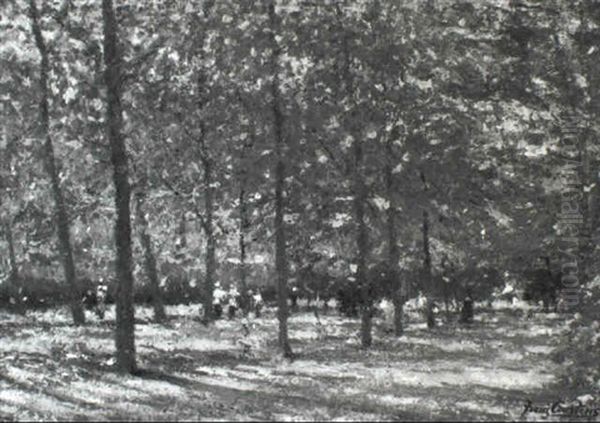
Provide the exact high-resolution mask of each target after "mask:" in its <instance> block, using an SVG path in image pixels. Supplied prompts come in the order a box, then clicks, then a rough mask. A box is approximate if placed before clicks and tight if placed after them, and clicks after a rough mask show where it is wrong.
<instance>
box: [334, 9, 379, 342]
mask: <svg viewBox="0 0 600 423" xmlns="http://www.w3.org/2000/svg"><path fill="white" fill-rule="evenodd" d="M338 13H341V10H340V9H338ZM341 30H342V31H345V30H344V28H343V27H342V28H341ZM342 42H343V45H342V48H343V53H344V73H343V78H344V84H345V89H346V95H347V97H348V101H350V102H352V101H353V100H352V99H353V98H354V87H353V81H352V73H351V69H350V64H351V52H350V47H349V46H348V37H347V36H344V38H343V39H342ZM354 107H358V106H357V105H354ZM360 123H361V119H359V118H357V116H356V115H355V113H353V115H352V116H351V119H350V122H349V127H350V133H351V135H352V136H353V137H354V141H353V144H352V152H353V156H354V157H353V159H354V160H353V166H352V188H353V191H354V192H353V194H354V196H353V197H354V199H353V209H354V218H355V220H356V248H357V263H356V281H357V283H358V286H359V288H360V297H361V298H360V299H361V301H360V303H361V304H360V315H361V325H360V339H361V345H362V346H363V348H368V347H370V346H371V344H372V343H373V337H372V333H371V332H372V326H373V322H372V317H373V305H372V298H371V292H370V291H371V287H370V284H371V281H369V280H367V260H368V256H369V232H368V231H369V228H368V227H367V222H366V219H365V208H366V207H365V206H366V202H367V190H366V186H365V183H364V172H363V166H364V163H363V162H364V157H363V156H364V154H363V149H362V142H361V140H360V131H359V130H358V128H357V124H360Z"/></svg>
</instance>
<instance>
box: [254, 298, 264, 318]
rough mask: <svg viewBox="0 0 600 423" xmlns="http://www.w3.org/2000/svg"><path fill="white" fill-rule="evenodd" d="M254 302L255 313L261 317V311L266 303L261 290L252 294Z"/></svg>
mask: <svg viewBox="0 0 600 423" xmlns="http://www.w3.org/2000/svg"><path fill="white" fill-rule="evenodd" d="M252 302H253V303H254V315H255V316H256V317H257V318H259V317H260V312H261V310H262V307H263V304H264V303H263V298H262V295H261V294H260V291H257V292H256V294H254V295H253V296H252Z"/></svg>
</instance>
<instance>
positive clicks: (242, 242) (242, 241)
mask: <svg viewBox="0 0 600 423" xmlns="http://www.w3.org/2000/svg"><path fill="white" fill-rule="evenodd" d="M239 200H240V234H239V239H238V243H239V248H240V289H241V291H242V292H241V296H242V304H241V306H242V312H243V313H244V315H246V314H247V313H248V311H249V309H248V305H249V304H250V298H248V286H247V281H246V279H247V275H246V229H247V224H248V217H247V215H246V214H247V210H246V190H245V188H244V184H243V182H242V186H241V188H240V196H239Z"/></svg>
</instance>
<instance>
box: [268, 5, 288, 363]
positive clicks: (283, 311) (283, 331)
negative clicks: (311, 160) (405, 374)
mask: <svg viewBox="0 0 600 423" xmlns="http://www.w3.org/2000/svg"><path fill="white" fill-rule="evenodd" d="M268 9H269V23H270V27H271V42H272V46H273V53H272V57H271V76H272V78H273V81H272V83H271V95H272V99H271V101H272V104H271V106H272V110H273V132H274V139H275V140H274V141H275V146H274V147H275V172H274V174H275V271H276V273H277V306H278V309H277V318H278V320H279V338H278V340H279V348H280V349H281V351H282V353H283V355H284V357H292V356H293V353H292V348H291V346H290V341H289V338H288V325H287V320H288V315H289V311H288V304H287V298H288V289H287V288H288V287H287V283H288V262H287V249H286V233H285V222H284V218H283V217H284V213H285V199H284V190H285V161H284V160H285V159H284V154H285V152H284V149H285V140H284V137H283V119H284V117H283V113H282V112H281V105H280V93H279V71H278V66H279V54H280V50H279V47H278V46H277V41H276V39H275V33H276V20H277V17H276V15H275V5H274V3H273V2H269V7H268Z"/></svg>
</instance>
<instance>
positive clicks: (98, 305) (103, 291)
mask: <svg viewBox="0 0 600 423" xmlns="http://www.w3.org/2000/svg"><path fill="white" fill-rule="evenodd" d="M107 296H108V286H107V285H106V284H104V283H100V284H98V285H97V286H96V289H91V288H90V289H88V290H86V291H85V293H84V295H83V299H82V302H83V305H84V306H85V308H86V309H87V310H91V311H94V313H96V315H97V316H98V318H99V319H104V315H105V314H106V302H107Z"/></svg>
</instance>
